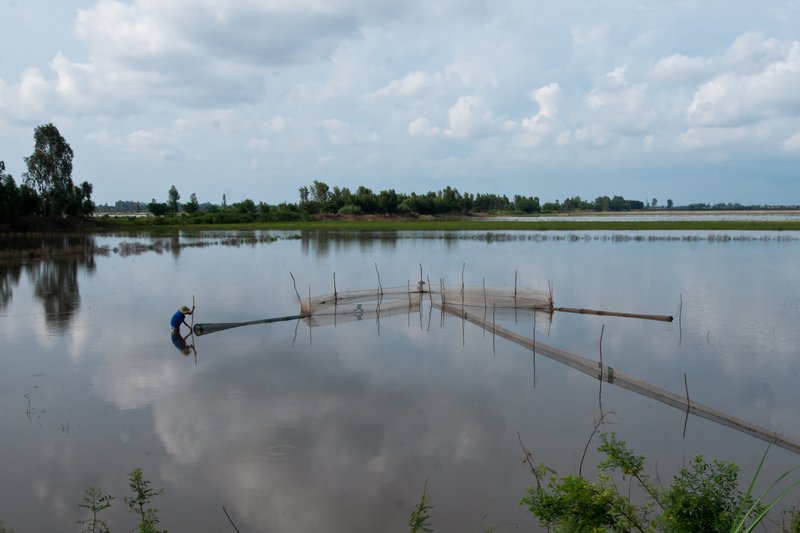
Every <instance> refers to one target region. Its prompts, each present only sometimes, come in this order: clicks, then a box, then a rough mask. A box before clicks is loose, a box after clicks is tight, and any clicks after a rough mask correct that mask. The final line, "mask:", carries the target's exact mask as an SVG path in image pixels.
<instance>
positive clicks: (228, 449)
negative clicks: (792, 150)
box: [0, 232, 800, 531]
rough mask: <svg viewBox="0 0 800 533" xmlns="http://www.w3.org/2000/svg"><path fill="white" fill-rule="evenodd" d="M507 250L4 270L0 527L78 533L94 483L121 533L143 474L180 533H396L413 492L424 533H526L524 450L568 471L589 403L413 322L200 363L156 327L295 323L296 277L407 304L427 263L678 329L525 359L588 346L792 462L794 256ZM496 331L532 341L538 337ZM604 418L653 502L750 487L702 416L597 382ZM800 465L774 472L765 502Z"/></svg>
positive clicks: (760, 249)
mask: <svg viewBox="0 0 800 533" xmlns="http://www.w3.org/2000/svg"><path fill="white" fill-rule="evenodd" d="M482 235H484V236H485V232H484V233H483V234H482ZM498 235H500V234H498ZM507 235H512V236H513V238H507V239H504V238H500V239H487V238H484V237H480V236H476V235H475V234H469V233H457V234H448V235H433V236H431V235H430V234H426V236H424V238H423V237H422V236H419V235H413V234H399V235H389V236H384V238H381V239H376V238H374V236H370V235H366V236H364V235H362V236H360V237H358V238H354V237H353V236H352V235H337V234H322V233H308V234H303V236H302V238H299V239H289V238H286V237H290V236H291V235H290V234H274V236H275V237H277V238H278V240H275V241H274V242H259V243H256V244H252V245H251V244H244V245H241V244H240V245H238V246H237V245H230V241H226V242H228V243H229V245H227V246H226V245H222V244H215V245H209V246H194V247H189V246H186V247H182V246H180V244H182V243H185V244H189V243H192V242H195V243H196V242H198V240H202V239H216V240H217V241H220V242H222V240H224V239H227V238H229V237H230V234H226V235H216V236H215V235H214V234H207V233H206V234H203V235H199V236H198V235H192V236H185V237H177V236H176V237H175V238H174V239H172V240H171V241H167V242H171V243H173V244H172V245H165V243H164V242H162V243H161V244H160V245H158V246H151V247H150V248H147V246H145V247H144V248H140V249H139V253H131V254H128V255H123V254H122V253H120V250H122V249H123V248H124V246H122V244H124V243H125V242H127V243H128V244H130V240H131V239H130V238H122V237H102V238H100V237H98V238H96V239H94V243H93V244H95V245H98V246H104V245H108V246H109V249H110V250H111V251H110V252H108V253H106V254H103V255H95V254H78V255H72V256H69V257H65V258H60V259H58V260H51V261H38V260H29V261H24V262H16V263H8V262H7V263H6V264H3V265H0V289H1V290H0V328H2V336H3V348H2V356H1V357H0V422H2V427H3V439H1V440H0V457H2V459H0V461H2V463H0V464H1V465H2V468H0V471H2V473H3V478H4V480H5V481H6V482H5V483H3V484H2V485H0V519H2V520H3V521H4V522H5V523H6V524H7V525H10V526H13V527H15V528H17V529H18V530H25V531H77V530H78V529H79V528H78V527H77V526H74V525H73V524H74V523H75V520H77V519H79V518H81V515H80V509H78V508H77V503H79V501H80V496H81V493H82V491H83V489H84V488H86V487H88V486H89V485H96V486H99V487H101V488H103V489H105V490H106V491H109V492H111V493H112V494H113V495H115V496H117V498H118V499H117V500H116V501H115V503H114V506H113V507H112V509H111V510H110V511H109V512H108V515H107V518H108V520H109V521H110V523H111V526H112V530H115V531H116V530H121V531H124V530H126V528H127V529H131V528H132V527H133V517H132V515H129V514H128V513H127V512H126V510H125V508H124V504H123V502H122V501H121V497H122V496H126V495H127V490H128V489H127V483H126V474H127V473H128V472H130V471H131V470H132V469H133V468H135V467H141V468H142V469H143V471H144V473H145V477H147V478H148V479H149V480H151V481H152V483H153V486H154V487H156V488H163V489H164V494H163V495H161V496H159V497H158V498H157V500H156V506H157V507H158V508H159V509H160V510H161V514H160V516H161V519H162V522H161V525H162V526H163V527H165V528H168V529H170V530H173V531H219V530H229V528H230V524H228V522H227V518H226V517H225V515H224V513H223V511H222V506H223V505H225V507H226V509H227V510H228V512H229V513H230V514H231V516H232V517H233V518H234V519H235V520H236V522H237V525H238V526H239V527H240V528H241V529H242V530H243V531H320V530H326V531H379V530H381V531H407V526H406V523H407V517H408V514H409V513H410V511H411V509H412V507H413V505H414V503H415V502H416V501H417V500H418V499H419V496H420V494H421V492H422V489H423V487H424V486H425V484H426V482H427V484H428V489H429V492H430V495H431V498H432V503H433V505H434V509H433V516H434V520H433V525H434V527H435V528H436V529H437V530H441V531H450V530H452V531H464V530H476V529H479V528H480V527H482V526H489V525H496V526H498V527H499V530H513V529H516V528H524V529H531V528H533V527H534V524H535V521H534V519H533V518H532V517H531V516H530V515H528V514H526V513H525V512H524V510H522V509H520V508H519V507H518V505H517V501H518V499H519V497H520V496H521V495H522V494H523V493H524V489H525V487H526V486H528V485H530V484H531V483H532V482H533V480H532V478H531V477H530V476H529V474H527V473H526V470H525V467H524V465H523V464H522V463H521V459H522V457H523V456H522V451H521V448H520V444H519V439H520V438H521V439H522V441H523V442H524V443H525V445H526V447H527V448H529V449H530V450H531V451H533V453H534V455H535V460H536V461H537V462H539V461H543V462H546V463H547V464H548V465H550V466H553V467H555V468H557V469H559V471H561V472H562V473H569V472H575V471H576V470H577V467H578V462H579V461H580V455H581V453H582V451H583V448H584V446H585V443H586V440H587V438H588V437H589V435H590V433H591V431H592V428H593V425H594V417H595V416H597V414H598V412H599V409H600V403H599V401H598V400H599V393H600V386H599V385H600V384H599V382H598V381H597V380H594V379H592V378H590V377H588V376H585V375H583V374H580V373H578V372H575V371H573V370H570V369H569V368H566V367H564V366H563V365H560V364H558V363H556V362H554V361H551V360H549V359H547V358H545V357H542V356H536V357H534V355H533V354H532V353H531V352H530V351H528V350H525V349H523V348H521V347H518V346H516V345H513V344H511V343H509V342H507V341H504V340H502V339H499V338H494V337H493V336H492V335H491V333H488V332H485V331H483V330H481V329H480V328H477V327H476V326H474V325H472V324H469V323H466V324H465V323H463V322H462V321H461V320H460V319H457V318H454V317H451V316H442V315H441V314H440V313H439V312H438V311H437V310H431V309H430V307H429V306H428V305H427V304H426V305H423V306H421V308H416V309H412V310H411V311H410V312H403V313H400V314H395V315H391V316H388V315H384V316H381V317H380V319H377V318H376V317H375V316H364V317H362V319H361V320H341V321H339V320H337V321H336V323H335V324H333V323H330V322H331V321H329V320H320V321H319V324H318V325H317V326H315V327H312V328H309V326H308V325H307V323H305V322H296V321H291V322H281V323H275V324H268V325H256V326H249V327H245V328H238V329H232V330H228V331H224V332H219V333H214V334H211V335H207V336H203V337H198V338H195V339H194V345H195V349H196V357H195V355H194V353H193V352H191V351H190V355H188V356H187V355H184V354H183V353H182V352H181V351H179V350H177V349H176V348H175V346H174V345H173V343H172V341H171V339H170V333H169V327H168V319H169V317H170V315H171V314H172V313H173V312H174V310H175V309H176V308H177V307H178V306H179V305H182V304H191V301H192V296H193V295H194V297H195V299H196V302H197V313H196V317H195V319H196V320H197V321H202V322H230V321H242V320H252V319H257V318H264V317H270V316H282V315H291V314H296V313H297V312H298V309H299V306H298V302H297V295H296V293H295V288H294V285H293V283H292V279H291V277H290V273H291V274H293V275H294V277H295V279H296V280H297V290H298V292H299V293H300V294H301V295H307V294H308V293H309V292H310V293H312V294H319V293H327V292H332V291H333V274H334V272H335V273H336V283H337V287H338V290H340V291H342V290H347V289H364V288H372V287H376V286H377V284H378V273H379V274H380V278H381V282H382V284H383V285H384V286H390V285H399V286H406V285H407V284H413V283H415V282H416V280H417V279H418V278H419V269H420V264H422V267H423V271H424V275H425V276H426V277H430V278H431V281H432V282H436V283H438V280H439V279H444V281H445V282H446V283H448V284H459V283H460V282H461V279H462V271H463V276H464V282H465V284H468V285H476V286H481V285H482V284H484V283H485V284H486V285H487V286H488V287H511V286H513V284H514V280H515V274H516V278H517V280H518V283H519V285H520V287H527V288H535V289H544V290H546V289H547V287H548V283H549V282H551V283H552V284H553V286H554V296H555V300H556V304H557V305H562V306H571V307H588V308H596V309H612V310H620V311H630V312H643V313H658V314H672V315H675V317H676V320H675V321H674V322H672V323H662V322H643V321H634V320H627V319H619V318H610V317H597V316H587V315H570V314H559V313H556V314H555V315H554V316H553V317H552V319H548V318H547V317H546V316H537V323H536V335H537V339H538V340H540V341H542V342H547V343H549V344H552V345H554V346H557V347H559V348H562V349H566V350H569V351H571V352H574V353H576V354H579V355H582V356H585V357H591V358H599V349H600V335H601V331H602V335H603V340H602V353H603V359H604V362H605V363H606V364H607V365H610V366H613V367H615V368H617V369H619V370H621V371H624V372H626V373H628V374H632V375H634V376H636V377H638V378H640V379H643V380H645V381H648V382H650V383H652V384H654V385H657V386H659V387H662V388H665V389H668V390H671V391H674V392H678V393H681V392H683V391H684V374H686V382H687V383H688V387H689V393H690V396H691V398H692V399H693V400H695V401H699V402H702V403H705V404H707V405H709V406H711V407H714V408H716V409H720V410H723V411H725V412H728V413H730V414H733V415H735V416H737V417H740V418H742V419H745V420H750V421H753V422H756V423H758V424H759V425H762V426H765V427H767V428H769V429H772V430H774V431H778V432H781V433H783V434H786V435H787V436H789V437H791V438H795V439H798V438H800V430H799V429H798V426H797V423H796V420H797V418H798V407H797V406H798V405H800V393H799V392H798V388H797V386H796V385H797V378H798V371H800V361H798V357H797V355H798V353H797V346H798V344H799V342H798V341H800V338H798V337H799V336H800V334H799V333H798V328H797V327H796V324H797V323H798V319H800V272H799V271H798V270H797V268H796V265H797V264H798V260H800V243H799V242H798V240H797V235H796V234H782V235H781V236H780V238H778V236H771V237H770V238H767V239H761V238H759V237H753V238H747V239H735V240H734V239H731V240H726V239H719V238H717V237H713V238H708V235H709V234H708V233H704V234H701V235H695V236H696V238H694V239H683V238H681V239H679V240H664V239H639V238H635V237H636V235H634V234H631V233H627V234H620V233H617V232H604V233H586V234H581V235H580V236H575V237H574V238H573V237H570V236H569V234H564V238H558V237H557V235H558V234H548V235H549V237H547V238H544V237H537V235H541V234H536V233H534V232H511V233H508V234H507ZM615 235H617V236H619V235H629V236H631V238H627V239H626V238H619V237H614V236H615ZM715 235H717V236H718V234H715ZM245 236H246V234H245ZM787 236H788V237H791V238H787ZM773 237H774V238H773ZM140 240H142V239H140ZM73 244H74V243H73ZM145 244H147V242H145ZM150 244H152V243H150ZM114 248H116V249H117V250H118V251H117V252H114V251H113V249H114ZM376 265H377V268H378V272H376ZM678 318H680V319H679V320H678ZM503 325H504V326H505V327H508V328H510V329H513V330H515V331H518V332H521V333H526V334H530V335H532V334H533V329H534V324H533V321H532V320H531V317H530V315H527V316H524V317H522V318H520V317H517V320H515V319H514V317H513V316H510V317H504V318H503ZM191 340H192V339H191V338H190V339H189V341H190V342H191ZM602 408H603V411H604V412H605V413H606V420H607V421H608V423H607V424H606V426H605V429H606V430H609V431H616V432H617V433H618V435H619V436H620V438H622V439H623V440H625V441H627V442H628V443H629V444H630V445H631V446H633V447H634V448H635V449H636V450H637V451H638V452H640V453H644V454H645V455H647V457H648V459H649V461H650V464H651V466H652V467H653V468H654V467H655V463H657V468H658V474H659V476H660V477H661V479H662V480H668V479H669V477H670V476H671V475H672V474H674V473H675V472H676V471H677V469H678V468H680V466H681V465H682V464H683V462H684V461H685V460H686V459H687V458H690V457H692V456H694V455H696V454H703V455H705V456H707V457H715V458H720V459H725V460H730V461H735V462H737V463H739V464H741V465H742V467H743V476H744V477H745V479H749V476H750V475H752V472H753V470H754V467H755V465H756V464H757V462H758V460H759V459H760V457H761V454H762V453H763V452H764V449H765V448H766V445H765V443H763V442H762V441H760V440H758V439H756V438H753V437H751V436H749V435H745V434H742V433H739V432H736V431H734V430H732V429H729V428H725V427H721V426H719V425H717V424H714V423H712V422H709V421H706V420H703V419H699V418H694V417H690V418H689V419H688V422H687V423H686V432H685V436H684V423H685V417H684V413H682V412H680V411H679V410H675V409H673V408H671V407H667V406H664V405H662V404H660V403H658V402H656V401H653V400H651V399H649V398H644V397H641V396H638V395H636V394H633V393H631V392H629V391H626V390H622V389H619V388H617V387H614V386H613V385H609V384H604V385H603V388H602ZM596 460H597V454H596V453H595V452H590V455H589V456H588V457H587V464H588V465H593V464H594V463H595V462H596ZM798 463H799V461H798V457H797V456H796V455H795V454H793V453H790V452H787V451H785V450H782V449H780V448H773V449H772V451H771V452H770V455H769V458H768V464H767V472H766V473H765V475H764V478H763V479H765V480H768V479H770V477H774V476H775V475H776V474H777V473H778V472H780V471H782V470H784V469H786V468H788V467H790V466H794V465H797V464H798ZM586 469H587V467H586V466H585V467H584V472H586ZM589 472H591V470H589ZM651 472H653V470H651ZM653 473H654V472H653Z"/></svg>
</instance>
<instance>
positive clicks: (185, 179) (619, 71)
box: [0, 0, 800, 204]
mask: <svg viewBox="0 0 800 533" xmlns="http://www.w3.org/2000/svg"><path fill="white" fill-rule="evenodd" d="M0 20H2V34H0V159H2V160H4V161H5V162H6V166H7V171H9V172H11V173H12V174H13V175H14V177H15V178H17V180H19V179H20V178H21V177H22V174H23V173H24V171H25V164H24V161H23V158H24V157H25V156H27V155H30V153H31V152H32V150H33V130H34V128H35V127H36V126H37V125H39V124H45V123H48V122H53V123H54V124H55V125H56V126H57V127H58V129H59V131H60V132H61V134H62V135H63V136H64V137H65V138H66V140H67V142H69V143H70V145H71V146H72V148H73V150H74V152H75V161H74V163H75V169H74V172H73V178H74V179H75V181H83V180H88V181H90V182H92V183H93V184H94V186H95V189H94V199H95V200H96V201H97V202H98V203H104V202H109V203H113V202H114V201H115V200H119V199H130V200H144V201H149V200H150V199H151V198H153V197H155V198H157V199H159V200H166V197H167V190H168V189H169V187H170V185H175V186H176V187H177V188H178V190H179V191H180V193H181V195H182V198H183V199H188V197H189V195H190V194H191V193H192V192H194V193H196V194H197V196H198V199H199V200H200V201H201V202H203V201H211V202H215V203H219V202H221V200H222V195H223V194H225V195H226V196H227V200H228V202H229V203H230V202H235V201H240V200H242V199H245V198H252V199H254V200H256V201H265V202H268V203H278V202H281V201H292V202H295V201H297V200H298V193H297V189H298V187H299V186H301V185H307V184H310V183H311V182H312V181H313V180H315V179H318V180H322V181H325V182H326V183H328V184H329V185H331V186H333V185H338V186H342V187H343V186H347V187H351V188H356V187H358V186H359V185H365V186H367V187H370V188H372V189H373V190H375V191H378V190H381V189H389V188H394V189H395V190H397V191H402V192H411V191H416V192H425V191H428V190H438V189H441V188H443V187H445V186H447V185H450V186H454V187H456V188H458V189H459V190H461V191H468V192H473V193H477V192H498V193H504V194H509V195H511V194H516V193H520V194H525V195H536V196H539V197H541V198H542V199H543V200H546V201H549V200H554V199H556V198H558V199H564V198H565V197H567V196H574V195H576V194H577V195H580V196H582V197H584V198H594V197H596V196H598V195H601V194H609V195H614V194H620V195H623V196H625V197H627V198H634V199H641V200H644V201H649V200H650V199H652V198H658V199H659V202H660V203H661V204H664V203H666V200H667V198H671V199H673V200H674V201H675V203H676V204H682V203H690V202H712V203H713V202H718V201H723V202H728V201H732V202H737V201H738V202H742V203H770V204H778V203H798V202H800V175H799V173H798V168H800V24H798V20H800V2H798V1H797V0H787V1H765V2H736V1H734V2H732V1H730V0H727V1H718V0H703V1H692V0H682V1H674V2H663V1H648V0H642V1H640V2H631V1H613V0H609V1H604V2H590V1H577V0H565V1H562V2H541V1H536V0H520V1H515V0H508V1H503V2H499V1H493V0H484V1H479V0H462V1H455V0H437V1H436V2H408V1H407V2H401V1H398V0H383V1H378V2H376V1H368V0H228V1H225V2H219V1H216V0H215V1H212V0H191V1H190V0H128V1H120V0H61V1H59V2H52V1H46V0H0Z"/></svg>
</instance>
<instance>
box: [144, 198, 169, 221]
mask: <svg viewBox="0 0 800 533" xmlns="http://www.w3.org/2000/svg"><path fill="white" fill-rule="evenodd" d="M147 210H148V211H150V212H151V213H152V214H153V215H154V216H157V217H163V216H164V215H166V214H167V211H169V206H168V205H167V204H165V203H162V202H156V199H155V198H153V199H152V200H151V201H150V203H149V204H147Z"/></svg>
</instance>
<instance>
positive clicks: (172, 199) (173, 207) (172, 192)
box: [168, 185, 181, 215]
mask: <svg viewBox="0 0 800 533" xmlns="http://www.w3.org/2000/svg"><path fill="white" fill-rule="evenodd" d="M180 199H181V195H180V194H179V193H178V189H176V188H175V186H174V185H173V186H172V187H170V188H169V202H168V205H169V210H170V211H172V214H173V215H174V214H175V213H177V212H178V209H180V204H179V203H178V200H180Z"/></svg>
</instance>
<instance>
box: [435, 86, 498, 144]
mask: <svg viewBox="0 0 800 533" xmlns="http://www.w3.org/2000/svg"><path fill="white" fill-rule="evenodd" d="M493 122H494V119H493V117H492V113H491V112H490V111H489V110H487V109H486V108H485V107H484V106H483V104H482V103H481V101H480V99H479V98H478V97H475V96H462V97H461V98H459V99H458V101H457V102H456V103H455V104H454V105H453V107H451V108H450V109H449V110H448V111H447V123H448V127H447V128H446V129H445V130H444V131H443V134H444V135H445V136H446V137H455V138H458V139H463V138H467V137H473V136H475V135H479V134H482V133H485V132H487V131H489V130H491V129H492V128H493V127H494V124H493Z"/></svg>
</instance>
